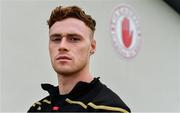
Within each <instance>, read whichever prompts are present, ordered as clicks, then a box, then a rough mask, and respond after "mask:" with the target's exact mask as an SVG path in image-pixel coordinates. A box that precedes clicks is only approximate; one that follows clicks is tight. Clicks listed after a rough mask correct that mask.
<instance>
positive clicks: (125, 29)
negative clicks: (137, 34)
mask: <svg viewBox="0 0 180 113" xmlns="http://www.w3.org/2000/svg"><path fill="white" fill-rule="evenodd" d="M129 27H130V25H129V20H128V19H127V18H126V17H125V18H124V19H123V20H122V40H123V43H124V45H125V47H126V48H129V46H130V45H131V43H132V36H133V31H130V29H129Z"/></svg>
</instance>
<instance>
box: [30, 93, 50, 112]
mask: <svg viewBox="0 0 180 113" xmlns="http://www.w3.org/2000/svg"><path fill="white" fill-rule="evenodd" d="M50 105H51V101H50V96H46V97H44V98H43V99H41V100H39V101H37V102H35V103H34V104H33V105H32V106H31V107H30V109H29V110H28V112H36V111H42V107H43V108H44V107H45V108H48V106H50Z"/></svg>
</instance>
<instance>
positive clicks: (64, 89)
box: [58, 73, 93, 95]
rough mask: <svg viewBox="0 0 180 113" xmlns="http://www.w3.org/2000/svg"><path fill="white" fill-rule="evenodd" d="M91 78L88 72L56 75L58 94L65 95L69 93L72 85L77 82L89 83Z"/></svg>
mask: <svg viewBox="0 0 180 113" xmlns="http://www.w3.org/2000/svg"><path fill="white" fill-rule="evenodd" d="M92 80H93V76H92V75H90V73H86V74H85V73H84V74H80V73H79V74H74V75H67V76H66V75H58V85H59V94H61V95H65V94H68V93H70V91H71V90H72V89H73V88H74V86H75V85H76V84H77V83H78V82H79V81H83V82H87V83H90V82H91V81H92Z"/></svg>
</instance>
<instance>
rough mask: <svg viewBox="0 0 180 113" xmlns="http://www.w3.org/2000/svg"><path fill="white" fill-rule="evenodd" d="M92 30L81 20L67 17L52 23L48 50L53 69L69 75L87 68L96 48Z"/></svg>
mask: <svg viewBox="0 0 180 113" xmlns="http://www.w3.org/2000/svg"><path fill="white" fill-rule="evenodd" d="M91 36H92V31H91V29H90V28H89V27H87V26H86V25H85V24H84V22H83V21H81V20H78V19H75V18H67V19H64V20H62V21H58V22H56V23H54V24H53V25H52V26H51V28H50V30H49V38H50V39H49V52H50V57H51V63H52V66H53V68H54V70H55V71H56V72H57V73H58V74H60V75H71V74H76V73H78V72H81V71H82V70H87V69H88V68H89V58H90V55H91V52H94V51H95V49H96V42H95V40H94V39H92V37H91Z"/></svg>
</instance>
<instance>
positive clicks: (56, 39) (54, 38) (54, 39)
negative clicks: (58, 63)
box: [51, 37, 61, 41]
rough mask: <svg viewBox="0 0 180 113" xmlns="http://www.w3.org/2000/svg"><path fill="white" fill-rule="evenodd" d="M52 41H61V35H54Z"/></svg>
mask: <svg viewBox="0 0 180 113" xmlns="http://www.w3.org/2000/svg"><path fill="white" fill-rule="evenodd" d="M51 41H61V38H59V37H52V38H51Z"/></svg>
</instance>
